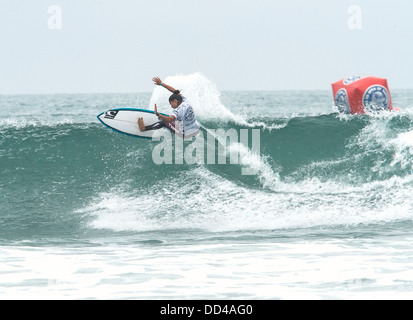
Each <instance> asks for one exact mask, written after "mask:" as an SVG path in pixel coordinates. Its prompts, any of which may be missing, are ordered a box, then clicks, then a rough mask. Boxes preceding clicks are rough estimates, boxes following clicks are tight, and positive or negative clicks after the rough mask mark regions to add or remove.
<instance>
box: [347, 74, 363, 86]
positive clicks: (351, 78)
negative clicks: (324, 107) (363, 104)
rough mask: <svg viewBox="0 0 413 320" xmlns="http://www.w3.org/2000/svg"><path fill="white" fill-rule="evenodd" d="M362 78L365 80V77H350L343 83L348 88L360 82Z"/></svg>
mask: <svg viewBox="0 0 413 320" xmlns="http://www.w3.org/2000/svg"><path fill="white" fill-rule="evenodd" d="M361 78H363V76H349V77H347V78H345V79H344V81H343V83H344V84H345V85H346V86H347V85H349V84H351V83H353V82H356V81H357V80H360V79H361Z"/></svg>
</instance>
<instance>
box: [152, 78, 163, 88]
mask: <svg viewBox="0 0 413 320" xmlns="http://www.w3.org/2000/svg"><path fill="white" fill-rule="evenodd" d="M152 81H153V82H155V84H156V85H158V86H159V85H161V83H162V80H161V79H159V77H154V78H153V79H152Z"/></svg>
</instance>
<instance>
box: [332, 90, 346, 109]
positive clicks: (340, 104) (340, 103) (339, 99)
mask: <svg viewBox="0 0 413 320" xmlns="http://www.w3.org/2000/svg"><path fill="white" fill-rule="evenodd" d="M335 105H336V106H337V108H338V111H339V112H340V113H350V104H349V103H348V96H347V91H346V89H340V90H338V91H337V93H336V99H335Z"/></svg>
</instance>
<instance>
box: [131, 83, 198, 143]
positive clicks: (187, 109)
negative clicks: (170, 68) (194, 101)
mask: <svg viewBox="0 0 413 320" xmlns="http://www.w3.org/2000/svg"><path fill="white" fill-rule="evenodd" d="M152 81H153V82H154V83H155V84H156V85H158V86H162V87H164V88H165V89H167V90H169V91H170V92H172V95H171V96H170V97H169V104H170V105H171V107H172V108H173V110H172V114H171V115H170V116H166V115H163V114H160V113H159V112H158V107H157V106H156V104H155V110H154V111H155V114H156V115H157V116H158V118H159V119H160V120H161V121H159V122H156V123H154V124H152V125H149V126H145V124H144V122H143V118H139V119H138V125H139V129H140V130H141V131H142V132H143V131H147V130H158V129H160V128H163V127H165V126H166V123H171V122H174V121H176V120H178V121H182V123H183V135H184V137H185V136H186V137H188V136H194V135H195V134H196V133H197V132H198V131H199V128H200V125H199V123H198V121H197V120H196V116H195V112H194V109H193V108H192V106H191V104H190V103H189V102H188V100H187V99H186V98H185V97H184V96H183V95H182V94H181V92H180V91H179V90H175V88H173V87H171V86H170V85H167V84H166V83H163V82H162V80H161V79H160V78H159V77H155V78H153V79H152Z"/></svg>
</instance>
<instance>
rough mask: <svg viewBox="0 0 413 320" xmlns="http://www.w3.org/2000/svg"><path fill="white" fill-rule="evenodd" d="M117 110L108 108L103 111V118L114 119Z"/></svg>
mask: <svg viewBox="0 0 413 320" xmlns="http://www.w3.org/2000/svg"><path fill="white" fill-rule="evenodd" d="M118 112H119V110H109V111H106V112H105V119H115V117H116V115H117V114H118Z"/></svg>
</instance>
